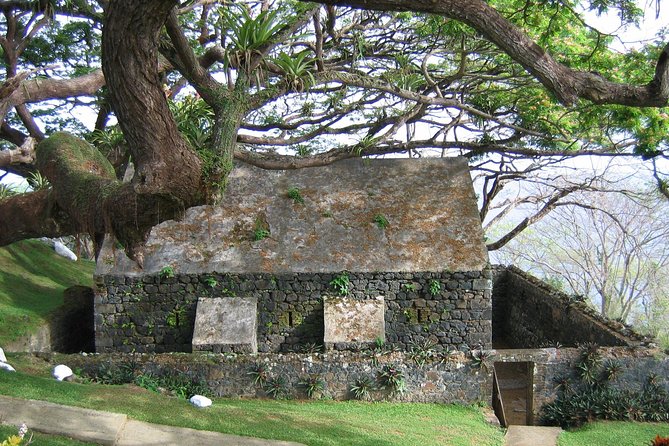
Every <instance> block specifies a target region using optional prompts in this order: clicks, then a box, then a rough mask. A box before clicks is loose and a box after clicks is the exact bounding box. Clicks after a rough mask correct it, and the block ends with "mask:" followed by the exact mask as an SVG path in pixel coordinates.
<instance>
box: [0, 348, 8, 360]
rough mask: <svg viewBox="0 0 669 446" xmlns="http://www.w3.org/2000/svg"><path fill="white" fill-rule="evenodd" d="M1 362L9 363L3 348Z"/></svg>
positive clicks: (0, 350)
mask: <svg viewBox="0 0 669 446" xmlns="http://www.w3.org/2000/svg"><path fill="white" fill-rule="evenodd" d="M0 362H7V357H6V356H5V352H4V350H3V349H1V348H0Z"/></svg>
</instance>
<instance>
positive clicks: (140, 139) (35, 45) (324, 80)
mask: <svg viewBox="0 0 669 446" xmlns="http://www.w3.org/2000/svg"><path fill="white" fill-rule="evenodd" d="M322 4H323V5H321V4H314V3H306V2H294V1H283V0H276V1H268V0H263V1H240V2H223V1H216V0H189V1H183V2H177V1H174V0H145V1H141V2H138V1H131V0H115V1H106V0H100V1H86V0H35V1H27V0H26V1H9V0H8V1H0V11H1V12H2V18H3V20H2V22H0V35H1V36H0V47H1V48H2V60H3V68H4V73H3V75H4V77H3V79H2V80H3V83H2V85H1V86H0V124H1V125H0V138H2V140H3V141H4V144H5V146H4V147H5V150H2V151H0V168H3V169H4V170H5V171H7V172H12V173H15V174H19V175H21V176H25V177H27V176H29V175H36V172H39V174H40V175H41V176H42V177H44V178H46V179H47V180H48V185H46V186H45V187H43V188H35V190H34V191H33V192H31V193H27V194H20V195H15V196H11V197H7V198H4V199H1V200H0V215H1V216H2V219H0V244H8V243H11V242H13V241H16V240H20V239H23V238H29V237H36V236H61V235H65V234H74V233H81V232H83V233H87V234H89V235H90V236H91V238H92V239H93V240H94V242H95V243H96V245H97V246H99V245H100V241H101V240H102V237H103V236H104V235H105V234H113V235H114V236H115V237H116V238H117V240H118V241H119V243H120V244H121V245H123V247H124V249H125V251H126V252H127V253H128V255H129V256H130V257H131V258H134V259H135V260H137V261H138V262H139V263H140V264H141V261H142V248H143V244H144V241H145V239H146V237H147V234H148V231H149V230H150V229H151V228H152V227H153V226H154V225H155V224H157V223H159V222H160V221H164V220H166V219H171V218H175V217H178V216H179V215H181V214H182V213H183V212H184V210H185V209H187V208H189V207H191V206H195V205H199V204H203V203H211V202H215V201H217V200H221V199H223V200H224V199H225V192H224V191H225V184H226V180H227V175H228V173H229V172H230V170H231V168H232V163H233V160H234V159H237V160H241V161H245V162H247V163H251V164H253V165H256V166H259V167H262V168H266V169H293V168H301V167H307V166H318V165H324V164H328V163H332V162H336V161H337V160H341V159H345V158H352V157H363V156H383V155H387V154H404V156H411V157H420V156H429V155H437V156H449V155H453V154H460V155H464V156H467V157H469V159H470V161H471V163H470V164H471V165H472V167H473V168H475V169H478V170H479V172H481V174H482V175H484V176H485V181H486V182H487V187H486V188H484V189H483V190H482V201H483V203H484V204H483V207H482V214H485V213H486V212H487V209H489V208H490V206H491V203H492V202H493V201H494V200H496V199H497V197H499V192H500V191H501V190H502V189H503V188H504V187H505V184H508V183H509V182H510V181H511V182H513V181H517V180H518V179H522V178H525V177H526V176H527V175H528V174H530V173H532V172H535V171H536V170H537V168H538V167H539V166H542V165H543V164H545V163H548V164H550V163H553V162H554V160H556V159H559V158H570V157H575V156H584V155H587V156H592V155H596V156H606V157H621V158H625V157H631V158H635V159H643V160H646V161H647V163H648V165H649V168H652V169H654V170H653V172H654V174H655V176H656V180H657V183H658V186H659V189H660V190H661V191H665V192H666V173H664V172H663V171H662V167H663V164H662V163H660V162H657V161H658V160H662V159H666V156H667V153H666V143H667V129H668V128H669V120H668V119H667V115H666V114H665V112H664V109H663V107H664V106H666V105H667V99H668V98H669V83H668V79H669V73H668V69H669V67H668V65H667V62H668V60H669V58H668V57H667V55H668V54H669V51H668V50H667V49H666V48H665V46H664V43H663V40H664V36H659V37H658V40H657V41H656V42H648V43H647V44H646V45H645V46H643V47H641V48H638V49H634V50H629V51H625V52H618V51H611V50H610V49H609V48H608V45H609V44H610V43H611V42H612V41H613V39H614V38H615V36H613V35H607V34H603V33H601V32H599V31H598V30H597V29H596V28H594V27H592V26H590V25H589V24H588V23H587V21H586V20H585V19H584V15H583V12H584V11H594V12H596V13H603V12H606V11H607V10H610V11H613V12H614V13H617V14H618V16H619V19H620V22H621V24H622V25H625V26H626V25H632V24H634V23H635V22H636V21H638V20H639V19H640V18H641V17H642V15H643V13H642V11H641V10H640V9H638V8H637V7H636V5H635V3H634V2H632V1H629V0H618V1H613V0H610V1H609V0H604V1H602V0H597V1H596V2H595V1H591V2H588V1H583V2H580V1H559V2H526V1H521V0H501V1H495V2H486V1H483V0H471V1H466V2H464V1H452V0H439V1H436V2H422V1H417V2H406V1H397V0H371V1H368V0H365V1H362V0H359V1H331V0H329V1H323V2H322ZM350 7H353V8H365V9H351V8H350ZM91 114H92V115H93V116H96V117H97V118H96V119H95V123H94V128H90V127H89V126H88V124H86V123H85V122H84V120H82V119H80V117H81V116H82V115H91ZM59 131H66V132H68V133H62V132H59ZM35 143H36V144H35ZM528 159H529V160H533V161H535V162H536V164H535V163H532V164H530V167H527V165H528V163H527V162H525V161H526V160H528ZM129 160H132V162H133V164H134V166H135V170H134V175H133V177H132V179H131V181H130V182H127V183H123V182H121V181H120V178H121V176H122V172H124V171H125V165H126V164H127V163H128V161H129ZM577 190H578V189H575V188H574V187H573V185H572V186H569V187H567V188H566V189H561V188H557V189H555V191H554V193H551V194H548V195H545V196H543V197H537V199H539V200H542V202H543V203H544V204H545V205H546V209H548V210H550V209H554V208H555V207H556V206H558V205H559V203H561V202H563V201H564V200H565V199H567V197H569V196H574V194H575V192H576V191H577ZM585 204H586V205H588V203H587V202H586V203H585ZM526 226H527V225H526ZM521 230H522V228H521ZM520 232H521V231H520V230H517V231H513V234H511V235H512V236H515V235H516V234H518V233H520ZM511 239H512V237H506V238H503V240H502V242H498V241H493V242H491V248H497V247H500V246H502V245H503V244H504V243H508V240H511Z"/></svg>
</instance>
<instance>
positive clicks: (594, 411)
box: [541, 344, 669, 428]
mask: <svg viewBox="0 0 669 446" xmlns="http://www.w3.org/2000/svg"><path fill="white" fill-rule="evenodd" d="M620 372H621V367H620V364H618V363H617V362H615V361H611V360H609V361H606V362H603V363H602V361H601V354H600V353H599V351H598V349H597V347H596V346H595V345H594V344H586V345H582V346H581V347H580V358H579V361H578V362H577V364H576V366H575V379H574V380H572V379H570V378H569V377H560V378H558V380H557V384H558V386H557V388H558V397H557V398H556V399H555V401H553V402H552V403H549V404H546V405H544V406H543V407H542V408H541V414H542V415H541V417H542V421H543V422H544V423H547V424H552V425H559V426H562V427H565V428H567V427H575V426H581V425H583V424H584V423H587V422H591V421H593V420H634V421H643V422H648V421H652V422H658V421H661V422H666V421H669V394H668V393H667V391H666V389H665V388H664V386H663V384H662V383H661V382H660V380H659V379H658V376H657V375H649V376H648V377H647V381H646V384H645V385H644V386H643V388H642V389H641V390H637V389H630V388H620V387H613V386H611V385H610V383H611V381H613V380H615V379H616V378H617V377H618V375H619V374H620Z"/></svg>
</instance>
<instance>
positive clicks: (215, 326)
mask: <svg viewBox="0 0 669 446" xmlns="http://www.w3.org/2000/svg"><path fill="white" fill-rule="evenodd" d="M257 313H258V300H257V299H256V298H255V297H223V298H210V297H201V298H200V299H199V300H198V302H197V310H196V313H195V329H194V331H193V350H194V351H197V350H212V349H213V350H214V351H215V350H219V349H223V348H224V347H230V349H231V350H232V351H239V352H244V353H257V352H258V341H257ZM226 350H227V348H226Z"/></svg>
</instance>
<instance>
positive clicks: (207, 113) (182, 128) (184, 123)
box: [168, 96, 214, 169]
mask: <svg viewBox="0 0 669 446" xmlns="http://www.w3.org/2000/svg"><path fill="white" fill-rule="evenodd" d="M168 103H169V106H170V111H171V112H172V115H173V116H174V120H175V121H176V122H177V128H178V129H179V132H180V133H181V135H182V136H183V137H184V138H185V139H186V141H187V142H188V143H189V144H190V146H191V147H192V148H193V149H194V150H196V151H197V152H198V154H199V155H200V157H201V158H202V159H203V161H205V163H207V162H208V161H210V160H209V159H208V158H207V155H206V153H205V152H207V151H208V150H209V149H208V142H209V135H210V133H211V128H212V126H213V122H214V121H213V119H214V112H213V110H212V109H211V107H209V105H208V104H207V103H206V102H204V101H203V100H202V99H199V98H196V97H194V96H186V97H185V98H184V99H183V100H180V101H169V102H168ZM209 168H210V167H208V166H207V167H205V169H209Z"/></svg>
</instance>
